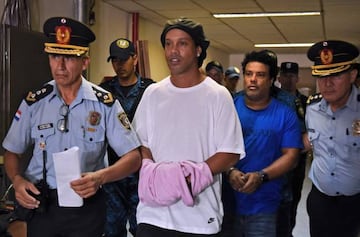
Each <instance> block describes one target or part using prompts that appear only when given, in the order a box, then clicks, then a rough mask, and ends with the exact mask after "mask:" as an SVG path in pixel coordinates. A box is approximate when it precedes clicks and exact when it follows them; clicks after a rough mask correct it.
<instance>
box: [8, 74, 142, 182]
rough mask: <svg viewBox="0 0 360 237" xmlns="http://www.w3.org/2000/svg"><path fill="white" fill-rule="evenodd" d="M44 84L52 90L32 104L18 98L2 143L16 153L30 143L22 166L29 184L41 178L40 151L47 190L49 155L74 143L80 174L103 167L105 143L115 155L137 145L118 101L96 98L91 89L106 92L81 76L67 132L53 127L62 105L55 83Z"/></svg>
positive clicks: (50, 173)
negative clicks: (25, 165)
mask: <svg viewBox="0 0 360 237" xmlns="http://www.w3.org/2000/svg"><path fill="white" fill-rule="evenodd" d="M48 84H50V85H52V86H53V88H54V89H53V91H52V92H51V93H49V94H47V95H46V96H45V97H44V98H42V99H40V100H38V101H36V102H35V103H33V104H31V105H28V104H27V103H26V101H25V100H23V101H22V102H21V104H20V107H19V109H18V111H17V113H16V115H15V118H14V120H13V122H12V125H11V127H10V129H9V132H8V134H7V136H6V137H5V139H4V141H3V147H4V148H5V149H7V150H9V151H11V152H14V153H18V154H22V153H24V152H25V151H26V149H27V148H28V147H29V146H30V145H32V144H34V150H33V155H32V158H31V160H30V163H29V166H28V168H27V170H26V176H27V178H28V179H30V180H31V181H32V182H36V181H38V180H40V179H42V168H43V167H42V163H43V151H44V150H45V151H46V154H47V163H46V170H47V182H48V184H49V185H50V187H51V188H56V180H55V170H54V165H53V160H52V154H53V153H55V152H61V151H64V150H66V149H69V148H71V147H73V146H78V147H79V148H80V167H81V172H90V171H95V170H98V169H101V168H103V167H104V154H105V152H106V143H109V144H110V145H111V147H112V148H113V149H114V150H115V151H116V153H117V154H118V155H119V156H121V155H124V154H125V153H127V152H129V151H131V150H133V149H134V148H136V147H138V146H139V144H140V143H139V141H138V139H137V136H136V134H135V132H134V130H133V129H132V127H131V125H130V123H126V121H127V119H126V117H125V120H124V116H123V115H124V110H123V108H122V107H121V105H120V103H119V102H118V101H117V100H116V101H115V102H114V103H112V104H105V103H103V102H101V101H99V99H98V96H97V95H96V93H95V91H94V89H93V88H96V89H97V90H98V91H101V92H104V93H105V94H106V93H107V92H105V91H104V90H103V89H101V88H100V87H98V86H96V85H94V84H92V83H90V82H88V81H87V80H85V79H84V78H83V79H82V85H81V87H80V89H79V92H78V95H77V97H76V99H75V100H74V101H73V102H72V103H71V104H70V105H69V113H68V118H67V120H68V132H61V131H60V130H59V129H58V127H57V125H58V121H59V120H61V119H64V117H63V116H62V115H61V114H60V112H59V111H60V108H61V106H63V105H64V103H63V101H62V99H61V97H60V96H59V94H58V92H57V88H56V85H55V81H51V82H49V83H48ZM39 93H40V91H39ZM127 122H128V121H127Z"/></svg>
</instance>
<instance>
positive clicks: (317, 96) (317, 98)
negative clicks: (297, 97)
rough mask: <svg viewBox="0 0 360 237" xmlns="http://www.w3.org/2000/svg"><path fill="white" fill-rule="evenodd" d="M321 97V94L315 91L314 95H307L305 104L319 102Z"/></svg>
mask: <svg viewBox="0 0 360 237" xmlns="http://www.w3.org/2000/svg"><path fill="white" fill-rule="evenodd" d="M321 99H322V95H321V94H320V93H316V94H314V95H311V96H309V97H308V99H307V101H306V104H308V105H309V104H312V103H316V102H319V101H320V100H321Z"/></svg>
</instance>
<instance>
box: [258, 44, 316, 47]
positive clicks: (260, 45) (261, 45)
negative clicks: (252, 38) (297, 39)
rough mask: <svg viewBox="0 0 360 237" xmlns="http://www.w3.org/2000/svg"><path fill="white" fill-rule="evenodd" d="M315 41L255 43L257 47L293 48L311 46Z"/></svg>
mask: <svg viewBox="0 0 360 237" xmlns="http://www.w3.org/2000/svg"><path fill="white" fill-rule="evenodd" d="M313 44H314V43H289V44H255V45H254V46H255V47H256V48H292V47H310V46H312V45H313Z"/></svg>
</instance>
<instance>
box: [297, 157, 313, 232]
mask: <svg viewBox="0 0 360 237" xmlns="http://www.w3.org/2000/svg"><path fill="white" fill-rule="evenodd" d="M309 168H310V159H307V166H306V174H305V180H304V184H303V189H302V193H301V199H300V203H299V205H298V209H297V215H296V225H295V228H294V230H293V236H294V237H310V232H309V218H308V214H307V212H306V198H307V196H308V193H309V192H310V188H311V180H310V179H309V178H308V171H309Z"/></svg>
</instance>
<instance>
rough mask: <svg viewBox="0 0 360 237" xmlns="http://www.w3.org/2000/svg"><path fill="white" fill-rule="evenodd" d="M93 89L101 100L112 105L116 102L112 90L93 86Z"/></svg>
mask: <svg viewBox="0 0 360 237" xmlns="http://www.w3.org/2000/svg"><path fill="white" fill-rule="evenodd" d="M93 90H94V93H95V95H96V97H97V98H98V99H99V101H100V102H102V103H103V104H105V105H107V106H111V105H113V104H114V102H115V100H114V97H113V95H112V94H111V93H110V92H107V91H102V90H99V89H97V88H96V87H93Z"/></svg>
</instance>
